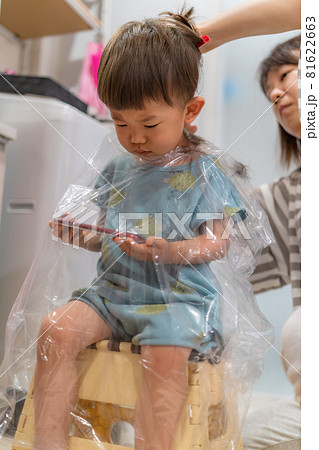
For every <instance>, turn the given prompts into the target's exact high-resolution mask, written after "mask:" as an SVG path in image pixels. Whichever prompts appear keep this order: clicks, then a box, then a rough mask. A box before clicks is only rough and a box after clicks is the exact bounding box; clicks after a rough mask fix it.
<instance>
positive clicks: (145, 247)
mask: <svg viewBox="0 0 319 450" xmlns="http://www.w3.org/2000/svg"><path fill="white" fill-rule="evenodd" d="M113 241H114V242H116V244H117V245H118V246H119V247H120V249H121V250H122V251H123V252H125V253H126V254H127V255H130V256H132V257H133V258H135V259H138V260H140V261H154V262H159V263H164V264H165V263H166V264H168V263H170V247H169V243H168V242H167V241H166V240H165V239H157V238H155V237H154V236H151V237H149V238H147V239H146V241H145V244H139V243H137V242H136V241H134V239H132V238H127V239H125V240H123V239H121V238H120V237H119V236H115V237H114V238H113Z"/></svg>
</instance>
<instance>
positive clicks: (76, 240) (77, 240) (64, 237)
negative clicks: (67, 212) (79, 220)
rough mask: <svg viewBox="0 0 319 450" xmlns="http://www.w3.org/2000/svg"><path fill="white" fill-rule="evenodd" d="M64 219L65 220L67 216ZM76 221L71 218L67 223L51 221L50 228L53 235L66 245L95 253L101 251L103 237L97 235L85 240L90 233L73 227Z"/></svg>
mask: <svg viewBox="0 0 319 450" xmlns="http://www.w3.org/2000/svg"><path fill="white" fill-rule="evenodd" d="M63 218H64V219H65V218H66V216H64V217H63ZM74 220H75V219H72V218H71V217H70V218H69V219H68V220H67V221H66V222H65V223H56V222H54V221H53V220H50V222H49V226H50V227H51V228H52V229H53V235H54V236H56V237H57V238H59V239H60V240H61V241H62V242H63V243H64V244H70V245H74V246H76V247H81V248H85V249H87V250H91V251H94V252H97V251H100V249H101V237H100V236H99V235H96V236H94V237H92V238H91V239H89V240H88V241H86V240H85V238H86V237H87V235H88V234H89V233H90V231H87V230H81V229H78V228H76V227H73V226H72V224H73V222H74Z"/></svg>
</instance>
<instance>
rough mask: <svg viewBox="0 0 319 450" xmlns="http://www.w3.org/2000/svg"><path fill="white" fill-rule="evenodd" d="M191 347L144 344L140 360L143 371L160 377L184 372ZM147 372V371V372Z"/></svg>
mask: <svg viewBox="0 0 319 450" xmlns="http://www.w3.org/2000/svg"><path fill="white" fill-rule="evenodd" d="M190 352H191V349H189V348H186V347H175V346H145V347H143V348H142V354H141V360H142V365H143V368H144V370H145V371H150V372H149V373H150V374H153V375H154V376H159V377H161V378H171V377H174V376H180V375H183V374H184V373H186V367H187V362H188V358H189V355H190ZM147 373H148V372H147Z"/></svg>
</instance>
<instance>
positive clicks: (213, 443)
mask: <svg viewBox="0 0 319 450" xmlns="http://www.w3.org/2000/svg"><path fill="white" fill-rule="evenodd" d="M109 347H110V342H109V341H100V342H98V343H97V344H96V348H88V349H85V350H84V351H83V352H81V353H80V355H79V357H78V372H79V401H78V405H77V407H76V410H75V411H74V414H72V415H73V424H72V431H73V432H72V436H71V437H70V444H69V449H70V450H90V449H91V450H93V449H105V450H126V449H129V448H131V447H126V446H121V445H117V444H115V443H112V439H111V434H112V432H111V430H112V427H114V425H115V424H116V423H118V422H126V423H129V424H132V426H133V424H134V412H135V411H134V410H135V403H136V398H137V394H138V391H139V388H140V385H141V382H142V367H141V364H140V355H139V354H138V353H137V352H136V347H135V346H133V345H131V344H130V343H127V342H122V343H120V344H119V345H118V348H117V349H116V351H114V349H113V350H110V349H109ZM132 351H133V352H132ZM196 359H197V361H196ZM199 359H200V358H199V357H196V358H195V360H193V361H192V360H190V361H189V363H188V397H187V402H186V405H185V408H184V411H183V413H182V417H181V420H180V425H179V428H178V431H177V433H176V436H175V439H174V443H173V446H172V450H210V449H213V450H230V449H233V448H234V447H233V441H235V442H237V441H238V437H239V436H236V433H238V423H237V403H236V400H235V398H230V396H228V398H226V397H225V395H224V390H223V385H222V379H223V365H222V363H220V364H211V363H210V362H208V361H207V360H203V361H200V360H199ZM93 430H94V431H93ZM93 433H94V434H95V435H96V436H97V437H98V439H99V440H100V441H101V442H102V443H103V444H99V443H98V442H97V441H96V440H95V441H94V440H93V437H94V436H93ZM33 442H34V411H33V386H32V383H31V386H30V389H29V392H28V396H27V399H26V402H25V405H24V408H23V411H22V414H21V417H20V421H19V424H18V428H17V432H16V435H15V438H14V442H13V447H12V449H14V450H22V449H24V450H25V449H26V448H28V447H26V445H25V444H24V445H23V443H30V444H31V445H30V447H29V448H32V443H33ZM241 449H242V445H241V442H239V443H238V444H237V447H236V450H241Z"/></svg>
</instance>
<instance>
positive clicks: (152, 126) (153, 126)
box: [145, 123, 158, 128]
mask: <svg viewBox="0 0 319 450" xmlns="http://www.w3.org/2000/svg"><path fill="white" fill-rule="evenodd" d="M157 125H158V123H156V124H155V125H145V127H146V128H155V127H157Z"/></svg>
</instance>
